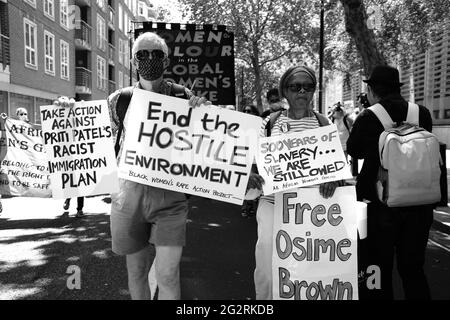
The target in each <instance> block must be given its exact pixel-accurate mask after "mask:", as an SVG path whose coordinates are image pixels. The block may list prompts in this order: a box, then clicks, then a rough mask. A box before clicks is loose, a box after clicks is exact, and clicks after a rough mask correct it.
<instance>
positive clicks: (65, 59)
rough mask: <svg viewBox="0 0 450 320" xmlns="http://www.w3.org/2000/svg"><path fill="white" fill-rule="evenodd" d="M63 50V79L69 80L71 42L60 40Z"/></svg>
mask: <svg viewBox="0 0 450 320" xmlns="http://www.w3.org/2000/svg"><path fill="white" fill-rule="evenodd" d="M60 52H61V79H64V80H69V61H70V56H69V52H70V51H69V44H68V43H67V42H65V41H64V40H61V42H60Z"/></svg>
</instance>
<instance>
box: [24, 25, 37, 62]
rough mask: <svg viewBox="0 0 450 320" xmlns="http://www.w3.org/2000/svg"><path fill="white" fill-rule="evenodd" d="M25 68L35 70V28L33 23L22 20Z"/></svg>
mask: <svg viewBox="0 0 450 320" xmlns="http://www.w3.org/2000/svg"><path fill="white" fill-rule="evenodd" d="M23 26H24V42H25V66H27V67H30V68H33V69H37V68H38V63H37V44H36V38H37V28H36V24H35V23H34V22H31V21H30V20H28V19H26V18H24V19H23Z"/></svg>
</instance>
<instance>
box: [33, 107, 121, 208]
mask: <svg viewBox="0 0 450 320" xmlns="http://www.w3.org/2000/svg"><path fill="white" fill-rule="evenodd" d="M41 119H42V129H43V132H44V145H45V149H46V151H47V156H48V160H49V172H50V181H51V186H52V190H53V198H57V199H66V198H72V197H81V196H94V195H100V194H106V193H112V192H116V191H118V189H119V182H118V178H117V162H116V158H115V153H114V143H113V137H112V130H111V120H110V117H109V112H108V106H107V103H106V100H98V101H83V102H77V103H76V104H75V106H74V107H73V108H64V107H58V106H54V105H51V106H42V107H41Z"/></svg>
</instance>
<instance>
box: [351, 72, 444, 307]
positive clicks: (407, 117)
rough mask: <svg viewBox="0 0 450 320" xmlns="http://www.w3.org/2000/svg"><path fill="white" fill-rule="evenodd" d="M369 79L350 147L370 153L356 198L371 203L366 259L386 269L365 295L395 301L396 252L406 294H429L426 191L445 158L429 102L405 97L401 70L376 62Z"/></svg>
mask: <svg viewBox="0 0 450 320" xmlns="http://www.w3.org/2000/svg"><path fill="white" fill-rule="evenodd" d="M364 82H366V83H367V85H368V93H367V98H368V100H369V103H370V105H371V107H369V108H368V109H365V110H363V111H362V112H361V113H360V115H359V116H358V117H357V119H356V121H355V123H354V124H353V128H352V131H351V133H350V137H349V139H348V140H347V151H348V153H349V154H350V155H351V156H352V157H354V158H357V159H364V164H363V167H362V169H361V172H360V174H359V176H358V177H357V184H356V191H357V197H358V200H359V201H365V202H367V203H368V207H367V215H368V217H367V218H368V221H367V224H368V225H367V229H368V233H367V241H368V243H367V262H366V263H367V265H369V266H370V265H375V266H378V267H379V268H380V270H381V287H380V288H376V289H372V290H367V288H366V291H365V292H361V298H368V299H390V300H392V299H393V289H392V269H393V261H394V254H395V256H396V261H397V269H398V271H399V274H400V277H401V279H402V282H403V289H404V293H405V297H406V299H430V291H429V287H428V283H427V279H426V276H425V273H424V270H423V265H424V261H425V250H426V246H427V241H428V234H429V230H430V227H431V224H432V221H433V201H434V200H433V199H432V197H431V198H428V197H427V196H426V194H428V191H429V190H427V189H434V188H435V186H434V183H436V184H437V186H436V187H437V188H439V175H438V176H437V180H436V181H433V180H435V179H436V173H435V168H434V166H435V165H436V161H437V162H439V159H438V158H439V157H436V147H435V146H434V147H433V145H435V143H436V141H435V140H433V138H432V134H431V130H432V119H431V115H430V112H429V111H428V109H427V108H425V107H424V106H417V105H415V104H409V103H408V102H407V101H405V100H404V99H403V98H402V96H401V95H400V87H401V86H402V85H403V84H402V83H400V79H399V72H398V70H397V69H396V68H393V67H390V66H385V65H380V66H376V67H374V69H373V71H372V73H371V75H370V78H369V79H368V80H364ZM405 122H407V123H406V124H403V123H405ZM409 123H412V124H409ZM414 124H415V125H414ZM418 135H419V136H420V137H419V139H416V137H417V136H418ZM386 137H387V139H386ZM430 139H431V140H430ZM424 141H425V142H426V145H428V147H427V146H424V144H423V142H424ZM437 152H439V149H437ZM389 154H390V155H389ZM421 159H422V160H424V161H425V162H424V163H422V162H421V161H422V160H421ZM387 163H389V165H388V164H387ZM418 164H420V165H419V166H418ZM422 164H423V166H425V168H421V166H422ZM412 168H413V169H412ZM424 170H425V171H426V172H425V171H424ZM386 178H388V179H386ZM419 180H420V181H419ZM424 186H426V187H425V188H423V187H424ZM421 188H423V189H422V190H420V189H421ZM430 191H432V190H430ZM436 202H437V201H436Z"/></svg>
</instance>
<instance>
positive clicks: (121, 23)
mask: <svg viewBox="0 0 450 320" xmlns="http://www.w3.org/2000/svg"><path fill="white" fill-rule="evenodd" d="M119 30H120V31H123V8H122V5H121V4H119Z"/></svg>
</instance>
